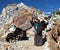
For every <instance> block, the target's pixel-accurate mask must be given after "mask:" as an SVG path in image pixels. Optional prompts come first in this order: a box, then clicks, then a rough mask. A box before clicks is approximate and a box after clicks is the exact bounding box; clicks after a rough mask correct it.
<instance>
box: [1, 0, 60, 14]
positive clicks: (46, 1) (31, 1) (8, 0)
mask: <svg viewBox="0 0 60 50" xmlns="http://www.w3.org/2000/svg"><path fill="white" fill-rule="evenodd" d="M20 2H23V3H24V4H26V5H27V6H33V7H35V8H37V9H41V10H42V11H44V12H54V11H56V10H57V9H58V8H59V7H60V0H0V13H1V11H2V9H3V8H4V7H5V6H7V5H8V4H14V3H15V4H18V3H20Z"/></svg>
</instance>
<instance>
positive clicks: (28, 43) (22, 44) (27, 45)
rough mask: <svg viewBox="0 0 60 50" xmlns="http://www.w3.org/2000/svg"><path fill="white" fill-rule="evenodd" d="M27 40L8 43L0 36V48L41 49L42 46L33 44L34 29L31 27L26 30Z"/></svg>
mask: <svg viewBox="0 0 60 50" xmlns="http://www.w3.org/2000/svg"><path fill="white" fill-rule="evenodd" d="M27 36H28V37H29V40H23V41H17V42H12V43H8V42H5V41H3V40H4V39H3V40H2V39H1V38H0V50H43V47H44V46H35V45H34V29H33V28H31V29H30V30H28V31H27Z"/></svg>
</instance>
